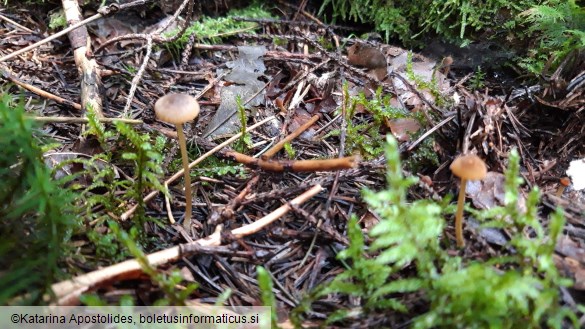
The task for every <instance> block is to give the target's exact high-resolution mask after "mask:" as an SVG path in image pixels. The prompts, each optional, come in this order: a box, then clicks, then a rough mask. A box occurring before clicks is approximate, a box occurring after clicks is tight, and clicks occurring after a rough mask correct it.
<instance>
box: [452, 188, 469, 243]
mask: <svg viewBox="0 0 585 329" xmlns="http://www.w3.org/2000/svg"><path fill="white" fill-rule="evenodd" d="M466 185H467V179H463V178H462V179H461V187H460V188H459V198H458V199H457V213H455V238H456V239H457V247H459V248H462V247H465V240H464V239H463V204H464V203H465V186H466Z"/></svg>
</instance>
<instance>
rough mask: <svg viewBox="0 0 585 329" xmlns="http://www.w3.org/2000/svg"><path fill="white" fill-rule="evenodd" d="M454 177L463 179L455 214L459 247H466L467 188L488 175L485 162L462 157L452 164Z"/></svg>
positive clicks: (469, 156)
mask: <svg viewBox="0 0 585 329" xmlns="http://www.w3.org/2000/svg"><path fill="white" fill-rule="evenodd" d="M450 168H451V171H452V172H453V175H455V176H457V177H459V178H461V188H459V198H458V199H457V212H456V214H455V237H456V238H457V247H464V246H465V240H464V239H463V203H464V202H465V186H466V185H467V181H468V180H481V179H484V178H485V176H486V175H487V167H486V165H485V162H483V160H482V159H480V158H479V157H478V156H477V155H474V154H469V155H462V156H460V157H458V158H457V159H455V161H453V163H452V164H451V167H450Z"/></svg>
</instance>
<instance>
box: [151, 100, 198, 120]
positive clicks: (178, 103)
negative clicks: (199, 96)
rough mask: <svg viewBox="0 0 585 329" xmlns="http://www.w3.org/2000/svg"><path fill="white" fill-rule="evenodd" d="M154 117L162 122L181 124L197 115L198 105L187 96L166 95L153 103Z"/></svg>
mask: <svg viewBox="0 0 585 329" xmlns="http://www.w3.org/2000/svg"><path fill="white" fill-rule="evenodd" d="M154 113H156V117H157V118H158V119H159V120H161V121H164V122H168V123H172V124H176V125H178V124H183V123H185V122H187V121H191V120H193V119H195V118H196V117H197V116H198V115H199V103H197V100H196V99H195V97H193V96H191V95H187V94H166V95H164V96H163V97H161V98H159V99H158V100H157V101H156V103H154Z"/></svg>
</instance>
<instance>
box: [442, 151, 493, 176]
mask: <svg viewBox="0 0 585 329" xmlns="http://www.w3.org/2000/svg"><path fill="white" fill-rule="evenodd" d="M449 168H450V169H451V171H452V172H453V174H454V175H455V176H457V177H459V178H461V179H467V180H479V179H484V178H485V176H486V175H487V167H486V165H485V162H483V160H482V159H480V158H479V157H478V156H477V155H475V154H468V155H462V156H460V157H458V158H457V159H455V161H453V163H451V166H450V167H449Z"/></svg>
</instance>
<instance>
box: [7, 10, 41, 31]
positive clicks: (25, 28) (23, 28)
mask: <svg viewBox="0 0 585 329" xmlns="http://www.w3.org/2000/svg"><path fill="white" fill-rule="evenodd" d="M0 19H3V20H5V21H7V22H8V23H10V24H12V25H14V26H16V27H18V28H19V29H21V30H23V31H26V32H28V33H34V31H33V30H31V29H29V28H28V27H26V26H22V25H20V24H18V23H17V22H15V21H13V20H11V19H10V18H8V17H6V16H4V15H1V14H0Z"/></svg>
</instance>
